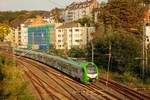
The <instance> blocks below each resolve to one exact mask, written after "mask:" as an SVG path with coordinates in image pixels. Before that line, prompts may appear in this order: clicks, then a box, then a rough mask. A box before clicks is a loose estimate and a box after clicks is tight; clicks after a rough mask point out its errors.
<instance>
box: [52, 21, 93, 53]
mask: <svg viewBox="0 0 150 100" xmlns="http://www.w3.org/2000/svg"><path fill="white" fill-rule="evenodd" d="M93 32H95V28H94V27H82V26H80V24H79V23H77V22H68V23H64V24H63V25H61V26H59V27H57V28H56V31H55V34H56V35H55V36H56V37H55V38H56V42H55V43H56V44H55V46H56V49H67V50H68V49H71V48H74V47H78V48H85V47H86V46H87V43H88V42H90V40H91V39H92V37H91V33H93Z"/></svg>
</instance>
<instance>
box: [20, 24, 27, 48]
mask: <svg viewBox="0 0 150 100" xmlns="http://www.w3.org/2000/svg"><path fill="white" fill-rule="evenodd" d="M19 29H20V30H19V37H20V44H19V47H21V48H27V45H28V27H27V25H26V24H21V25H20V28H19Z"/></svg>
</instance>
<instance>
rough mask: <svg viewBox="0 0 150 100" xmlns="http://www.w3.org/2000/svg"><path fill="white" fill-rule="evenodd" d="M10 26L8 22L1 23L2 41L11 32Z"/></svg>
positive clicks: (0, 34) (0, 33)
mask: <svg viewBox="0 0 150 100" xmlns="http://www.w3.org/2000/svg"><path fill="white" fill-rule="evenodd" d="M9 32H10V27H9V26H8V25H6V24H3V23H0V42H1V41H3V40H4V36H5V35H7V34H9Z"/></svg>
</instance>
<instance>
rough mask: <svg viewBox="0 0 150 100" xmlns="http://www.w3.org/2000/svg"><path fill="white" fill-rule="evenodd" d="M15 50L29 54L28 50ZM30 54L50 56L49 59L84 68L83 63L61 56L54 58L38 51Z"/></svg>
mask: <svg viewBox="0 0 150 100" xmlns="http://www.w3.org/2000/svg"><path fill="white" fill-rule="evenodd" d="M15 50H17V51H18V50H19V51H20V50H21V51H26V52H28V51H29V50H27V49H19V48H17V49H15ZM30 53H38V54H41V55H45V56H48V57H50V58H54V59H58V60H60V61H63V62H65V63H67V64H71V65H74V66H75V67H79V68H82V67H83V66H82V63H81V62H78V61H74V60H72V59H64V58H61V57H59V56H54V55H50V54H47V53H43V52H37V51H32V50H31V51H30Z"/></svg>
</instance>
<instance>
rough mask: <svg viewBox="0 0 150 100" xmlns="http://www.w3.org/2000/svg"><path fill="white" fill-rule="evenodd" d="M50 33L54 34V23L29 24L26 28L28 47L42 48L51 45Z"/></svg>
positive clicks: (47, 47) (45, 48)
mask: <svg viewBox="0 0 150 100" xmlns="http://www.w3.org/2000/svg"><path fill="white" fill-rule="evenodd" d="M51 34H54V25H53V24H47V25H40V26H30V27H29V28H28V48H30V49H44V50H47V49H49V48H50V47H51Z"/></svg>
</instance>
